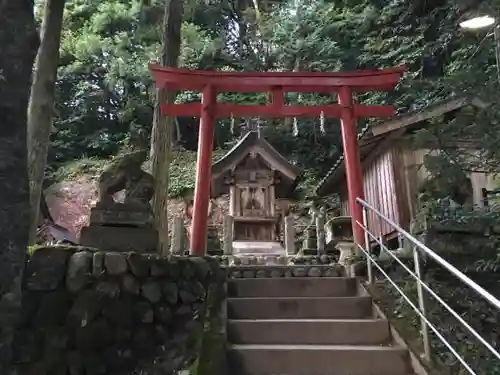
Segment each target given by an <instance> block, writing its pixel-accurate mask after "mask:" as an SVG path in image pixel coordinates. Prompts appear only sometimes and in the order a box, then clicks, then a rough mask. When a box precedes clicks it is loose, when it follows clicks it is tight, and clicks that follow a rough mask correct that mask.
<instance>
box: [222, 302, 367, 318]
mask: <svg viewBox="0 0 500 375" xmlns="http://www.w3.org/2000/svg"><path fill="white" fill-rule="evenodd" d="M228 314H229V316H230V317H231V318H234V319H353V318H358V319H363V318H371V317H372V301H371V299H370V298H369V297H273V298H269V297H262V298H261V297H252V298H230V299H229V300H228Z"/></svg>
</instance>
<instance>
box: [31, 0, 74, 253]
mask: <svg viewBox="0 0 500 375" xmlns="http://www.w3.org/2000/svg"><path fill="white" fill-rule="evenodd" d="M64 3H65V0H46V1H45V8H44V15H43V22H42V31H41V43H40V48H39V49H38V54H37V56H36V61H35V71H34V74H33V85H32V87H31V96H30V101H29V106H28V159H29V163H28V166H29V177H30V203H31V213H32V215H31V225H30V244H33V243H35V237H36V228H37V226H38V220H39V216H40V195H41V193H42V186H43V177H44V171H45V165H46V164H47V153H48V150H49V144H50V130H51V129H52V116H53V113H54V89H55V83H56V78H57V66H58V63H59V46H60V43H61V28H62V18H63V13H64Z"/></svg>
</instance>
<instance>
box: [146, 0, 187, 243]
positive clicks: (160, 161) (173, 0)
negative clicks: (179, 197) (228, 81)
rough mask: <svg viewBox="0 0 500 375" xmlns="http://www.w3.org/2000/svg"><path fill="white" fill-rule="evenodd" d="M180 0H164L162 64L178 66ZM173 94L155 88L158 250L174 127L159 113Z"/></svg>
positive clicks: (163, 239) (163, 234) (164, 226)
mask: <svg viewBox="0 0 500 375" xmlns="http://www.w3.org/2000/svg"><path fill="white" fill-rule="evenodd" d="M182 13H183V1H179V0H166V1H165V14H164V18H163V50H162V56H161V64H162V65H163V66H170V67H177V66H178V62H179V55H180V50H181V25H182ZM175 97H176V93H175V92H172V91H167V90H163V89H161V90H157V93H156V100H155V110H154V116H153V129H152V133H151V154H150V156H151V164H152V174H153V176H154V178H155V181H156V188H155V194H154V197H153V211H154V215H155V221H156V227H157V229H158V232H159V237H160V243H159V251H160V252H162V253H163V252H166V251H168V248H169V246H168V244H169V237H168V211H167V204H168V182H169V170H170V155H171V147H172V137H173V135H174V130H175V118H173V117H165V116H162V115H161V114H160V104H162V103H174V101H175Z"/></svg>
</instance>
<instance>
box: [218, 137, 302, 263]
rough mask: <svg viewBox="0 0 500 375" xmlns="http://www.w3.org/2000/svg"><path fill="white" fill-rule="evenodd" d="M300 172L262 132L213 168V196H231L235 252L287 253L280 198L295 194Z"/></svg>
mask: <svg viewBox="0 0 500 375" xmlns="http://www.w3.org/2000/svg"><path fill="white" fill-rule="evenodd" d="M300 172H301V171H300V169H299V168H297V167H296V166H294V165H292V164H291V163H289V162H288V160H286V159H285V158H284V157H283V156H282V155H281V154H280V153H279V152H278V151H277V150H276V149H275V148H274V147H273V146H271V144H269V143H268V142H267V141H266V140H265V139H263V138H262V137H261V136H260V131H259V130H258V129H255V130H250V131H249V132H248V133H247V134H246V135H245V136H244V137H243V138H242V139H241V140H240V141H239V142H238V143H237V144H236V145H235V146H234V147H233V148H232V149H231V150H230V151H229V152H228V153H227V154H226V155H225V156H224V157H222V159H220V160H219V161H217V162H216V163H215V164H214V165H213V166H212V186H211V192H212V197H213V198H215V197H218V196H220V195H222V194H227V193H229V197H230V207H229V215H231V216H232V217H233V222H234V227H233V252H234V253H240V254H241V253H265V254H269V253H273V254H278V253H279V254H281V253H284V249H283V247H282V246H281V244H280V242H279V229H278V230H277V228H279V227H280V217H281V216H280V214H279V213H278V212H277V211H276V199H279V198H286V197H289V196H290V195H291V193H292V192H293V190H294V189H295V187H296V183H297V178H298V177H299V174H300Z"/></svg>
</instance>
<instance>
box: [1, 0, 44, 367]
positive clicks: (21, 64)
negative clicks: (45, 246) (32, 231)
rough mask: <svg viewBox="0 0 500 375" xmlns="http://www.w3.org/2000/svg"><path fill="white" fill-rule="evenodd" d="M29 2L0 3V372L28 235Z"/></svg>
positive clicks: (32, 44)
mask: <svg viewBox="0 0 500 375" xmlns="http://www.w3.org/2000/svg"><path fill="white" fill-rule="evenodd" d="M33 5H34V4H33V0H2V1H0V51H2V53H0V373H1V374H10V373H11V372H10V370H9V359H10V347H11V343H12V338H13V333H14V331H13V330H14V327H15V325H16V318H17V316H19V308H20V303H21V300H20V297H21V278H22V270H23V268H24V262H25V258H26V252H27V245H28V231H29V226H28V223H29V212H30V207H29V184H28V163H27V161H28V155H27V149H26V141H27V140H26V109H27V107H28V99H29V94H30V85H31V71H32V67H33V60H34V58H35V54H36V50H37V47H38V34H37V32H36V26H35V19H34V14H33Z"/></svg>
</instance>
